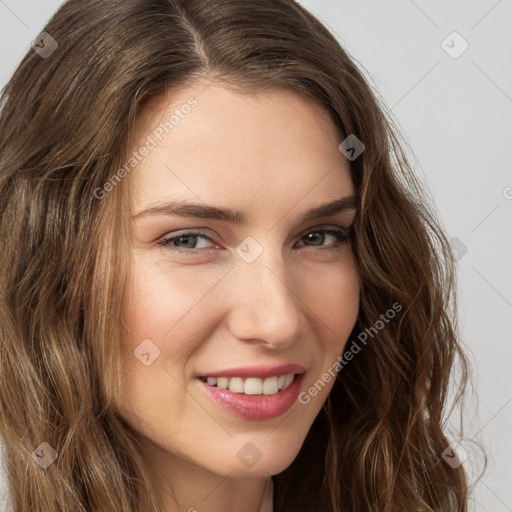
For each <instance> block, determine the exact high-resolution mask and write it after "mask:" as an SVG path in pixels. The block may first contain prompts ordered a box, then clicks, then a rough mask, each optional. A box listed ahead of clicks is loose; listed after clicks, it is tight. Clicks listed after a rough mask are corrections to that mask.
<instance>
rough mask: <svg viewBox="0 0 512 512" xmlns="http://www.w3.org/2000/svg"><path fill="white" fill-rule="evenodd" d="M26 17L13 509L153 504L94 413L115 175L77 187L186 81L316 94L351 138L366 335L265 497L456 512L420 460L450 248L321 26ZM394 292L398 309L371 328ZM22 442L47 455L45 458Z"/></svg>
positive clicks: (69, 7)
mask: <svg viewBox="0 0 512 512" xmlns="http://www.w3.org/2000/svg"><path fill="white" fill-rule="evenodd" d="M44 32H46V33H47V34H49V35H50V36H51V37H52V38H53V39H54V40H55V41H56V42H57V44H58V46H57V47H56V48H55V47H53V53H51V54H47V55H44V56H43V55H41V52H38V51H35V50H30V51H29V52H28V53H27V55H26V56H25V57H24V58H23V60H22V62H21V64H20V65H19V67H18V68H17V70H16V71H15V73H14V75H13V77H12V79H11V80H10V81H9V83H8V84H7V86H6V87H5V89H4V90H3V92H2V96H1V101H0V106H1V107H0V108H1V112H0V211H1V219H0V262H1V264H0V372H1V378H0V414H1V416H0V429H1V430H0V432H1V437H2V440H3V442H4V465H5V473H6V475H7V483H8V486H9V496H10V499H11V502H12V507H13V510H14V511H15V512H26V511H28V510H41V511H48V512H49V511H51V512H56V511H63V512H77V511H84V512H85V511H87V512H89V511H95V512H119V511H121V510H122V511H126V512H142V510H151V511H157V510H159V507H158V504H157V503H156V499H155V497H154V493H153V490H152V482H151V478H150V477H149V473H148V471H147V469H146V467H145V465H144V461H143V459H142V458H141V455H140V451H139V439H138V437H137V434H136V433H135V432H134V431H133V430H132V429H131V428H130V426H129V425H127V424H126V423H125V422H124V421H123V420H122V418H120V417H119V416H118V415H117V414H116V410H115V407H114V406H113V404H114V403H115V397H116V392H117V389H118V388H117V386H118V384H119V382H120V380H121V379H122V377H123V375H122V368H121V367H120V358H119V353H120V350H121V339H122V335H121V327H122V321H121V320H122V319H121V310H122V298H123V296H124V290H125V289H124V287H125V282H126V276H127V270H126V269H127V265H126V261H124V260H123V254H124V253H123V250H122V249H123V247H125V246H124V244H125V243H126V240H127V236H128V227H127V225H126V224H127V223H126V217H125V216H124V208H125V206H126V194H125V192H123V191H125V184H126V182H127V180H129V177H127V178H126V179H125V180H121V181H120V182H119V183H117V184H116V186H115V187H113V188H114V190H112V191H111V192H110V193H109V194H107V195H106V196H105V197H104V198H102V199H99V198H98V190H104V189H103V187H104V185H105V183H106V182H107V181H108V180H110V179H111V178H112V175H113V172H114V171H115V170H116V169H118V168H119V166H120V165H121V163H122V161H123V158H124V154H125V152H126V151H127V147H128V140H129V135H130V133H131V131H132V129H133V127H134V123H135V120H136V117H137V114H138V113H139V112H140V111H141V109H142V108H143V106H144V105H145V103H146V102H147V101H148V100H149V99H150V98H153V97H155V96H157V95H159V94H162V93H163V92H165V91H168V90H171V89H173V88H177V87H180V86H183V85H186V84H187V83H191V82H193V81H194V80H198V79H201V78H205V77H206V78H207V79H211V80H216V81H218V82H223V83H225V84H229V85H230V86H232V87H233V86H234V87H236V88H239V89H240V90H250V91H253V92H258V91H263V90H264V89H265V88H267V87H272V86H284V87H287V88H289V89H290V90H293V91H297V92H300V93H302V94H304V95H305V97H306V98H309V99H310V100H311V101H314V102H317V103H318V104H320V105H322V106H323V107H324V108H325V109H327V111H328V112H329V114H330V116H331V118H332V121H333V123H334V124H335V126H336V128H337V129H338V131H339V137H340V139H339V142H341V141H343V140H344V139H345V137H347V136H348V135H351V134H353V135H355V136H356V137H357V138H358V139H360V140H361V141H362V142H363V143H364V145H365V149H364V151H363V153H362V154H361V155H360V156H359V157H358V158H357V159H355V160H353V161H352V162H351V170H352V177H353V180H354V184H355V187H356V191H357V199H358V204H357V208H358V215H357V218H356V222H355V226H354V236H353V239H352V240H353V242H352V243H353V247H354V252H355V257H356V261H357V265H358V271H359V275H360V282H361V298H360V316H359V319H358V321H357V324H356V326H355V328H354V331H353V333H352V336H351V338H350V339H349V344H350V343H351V342H352V341H355V340H357V339H359V340H361V333H363V332H366V333H370V332H371V333H372V336H371V339H368V343H366V345H365V347H364V350H361V351H360V353H358V354H357V357H354V358H353V360H352V361H350V364H347V365H346V366H344V367H343V369H342V370H340V371H339V373H338V376H337V378H336V382H335V384H334V387H333V389H332V391H331V394H330V396H329V399H328V400H327V402H326V404H325V406H324V408H323V409H322V411H321V412H320V413H319V415H318V416H317V418H316V420H315V422H314V424H313V426H312V428H311V430H310V432H309V434H308V436H307V438H306V440H305V442H304V445H303V447H302V449H301V451H300V453H299V455H298V456H297V458H296V459H295V460H294V462H293V463H292V464H291V465H290V467H289V468H287V469H286V470H285V471H284V472H282V473H281V474H279V475H276V476H275V477H274V482H275V493H274V507H275V510H276V512H286V511H292V510H294V511H295V510H301V511H310V512H317V511H322V512H324V511H343V512H348V511H352V512H361V511H370V510H372V511H379V512H385V511H388V512H390V511H393V512H399V511H403V512H410V511H439V510H445V511H447V510H459V511H466V510H467V501H468V483H467V476H466V474H465V471H464V469H463V466H458V467H455V468H452V467H451V466H450V465H449V464H447V463H446V462H445V461H444V460H443V458H442V457H441V454H442V453H443V451H444V450H445V449H446V448H447V446H448V445H449V440H448V439H447V438H446V436H445V433H444V422H445V419H446V418H445V412H446V406H447V395H448V391H449V385H450V386H451V385H452V383H451V375H452V373H453V372H452V367H453V365H454V363H455V362H456V361H459V363H460V369H461V371H460V379H459V386H458V387H456V388H455V389H456V390H457V391H458V394H457V397H456V398H457V399H459V398H460V397H461V396H462V392H463V391H464V387H465V383H466V380H467V373H468V368H467V362H466V358H465V356H464V353H463V352H462V350H461V345H460V343H459V342H458V339H457V330H456V323H455V318H456V311H455V293H454V270H453V268H454V263H453V259H452V255H451V252H450V249H449V245H448V243H447V240H446V238H445V235H444V234H443V231H442V229H441V228H440V227H439V222H438V221H437V220H436V217H435V214H434V213H433V211H432V209H431V208H430V207H429V206H428V203H427V201H426V200H425V196H424V193H423V191H422V190H421V188H420V186H419V185H418V182H417V180H416V178H415V177H414V176H413V174H412V172H411V170H410V164H409V163H408V161H407V158H406V155H405V153H404V151H403V150H402V149H401V148H402V147H403V143H401V142H400V139H399V136H398V135H397V130H396V129H395V128H394V126H393V123H392V122H391V121H390V120H389V119H388V118H387V116H386V115H385V114H384V109H383V108H382V106H381V105H380V104H379V101H378V100H377V99H376V96H375V94H374V93H372V91H371V89H370V87H369V86H368V84H367V83H366V81H365V79H364V77H363V75H362V73H361V72H360V70H359V69H358V68H357V67H356V65H355V64H354V63H353V61H352V60H351V58H350V57H349V55H348V54H347V53H346V52H345V51H344V50H343V49H342V48H341V47H340V44H339V43H338V42H337V41H336V39H335V38H334V37H333V36H332V35H331V34H330V33H329V32H328V30H327V29H326V28H325V27H324V26H323V25H322V24H321V23H320V22H319V21H318V20H317V19H316V18H315V17H314V16H312V15H311V14H310V13H309V12H308V11H306V10H305V9H304V8H303V7H301V6H300V5H299V4H298V3H296V2H295V1H293V0H252V1H251V2H241V1H238V0H207V1H205V0H186V1H185V0H87V1H86V0H70V1H68V2H67V3H65V4H64V5H63V6H62V7H61V8H60V9H59V10H58V12H57V13H56V14H55V16H54V17H53V18H52V19H51V20H50V21H49V23H48V24H47V26H46V27H45V28H44ZM44 37H45V38H46V39H45V40H44V41H46V43H48V41H50V40H49V39H48V37H47V36H44ZM40 46H41V45H40ZM50 47H51V45H50ZM123 205H124V206H123ZM393 304H399V305H400V309H401V311H400V314H399V315H398V314H397V318H396V319H394V320H393V321H389V322H387V323H386V326H385V328H382V329H375V328H374V330H375V331H378V332H377V333H374V332H373V331H371V327H372V326H375V325H376V323H377V322H379V321H382V315H383V314H385V313H386V312H387V311H388V310H389V309H390V308H391V307H392V305H393ZM358 337H359V338H358ZM347 346H348V345H347ZM41 443H48V445H49V446H50V447H52V448H53V449H55V451H56V452H57V454H58V456H57V459H56V460H55V461H54V462H53V463H52V464H51V465H50V466H49V467H47V468H46V469H45V470H41V467H40V465H38V464H36V463H35V462H34V460H33V459H34V457H33V452H34V450H36V449H37V448H38V447H39V450H40V451H41V450H43V451H44V450H47V451H48V450H49V448H48V446H47V445H41ZM40 455H41V453H40Z"/></svg>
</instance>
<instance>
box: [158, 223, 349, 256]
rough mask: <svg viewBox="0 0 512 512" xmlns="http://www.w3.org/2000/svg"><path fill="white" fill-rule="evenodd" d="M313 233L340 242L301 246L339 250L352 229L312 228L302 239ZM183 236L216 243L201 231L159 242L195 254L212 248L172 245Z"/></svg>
mask: <svg viewBox="0 0 512 512" xmlns="http://www.w3.org/2000/svg"><path fill="white" fill-rule="evenodd" d="M311 233H322V234H327V235H332V236H334V237H335V238H336V239H337V240H338V242H337V243H336V244H334V245H332V246H330V247H324V246H315V245H311V246H308V245H302V246H301V247H313V248H314V247H320V248H322V250H326V251H339V250H340V249H341V248H342V246H343V245H345V244H347V243H348V241H349V239H350V238H351V230H350V229H346V228H341V227H338V228H337V229H328V228H324V229H312V230H310V231H307V232H306V233H304V235H302V236H301V237H300V239H302V238H304V237H306V236H307V235H309V234H311ZM181 237H199V238H202V239H206V240H209V241H210V242H212V243H215V242H213V240H212V239H211V238H210V237H209V236H207V235H205V234H204V233H202V232H201V231H186V232H184V233H181V234H179V235H175V236H172V237H168V238H163V239H161V240H159V241H158V242H157V244H158V245H160V246H162V247H165V248H166V249H170V250H171V251H177V252H180V253H185V254H194V255H195V254H199V253H200V252H202V251H208V250H209V249H211V248H210V247H207V248H202V249H182V248H179V247H173V246H172V245H171V242H172V241H174V240H178V239H180V238H181Z"/></svg>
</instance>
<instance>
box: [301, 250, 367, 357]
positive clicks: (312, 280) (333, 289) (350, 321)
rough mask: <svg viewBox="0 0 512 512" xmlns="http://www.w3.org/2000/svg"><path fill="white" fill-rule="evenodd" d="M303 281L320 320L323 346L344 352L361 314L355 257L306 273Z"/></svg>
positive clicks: (308, 303) (305, 293) (304, 295)
mask: <svg viewBox="0 0 512 512" xmlns="http://www.w3.org/2000/svg"><path fill="white" fill-rule="evenodd" d="M303 283H304V284H303V287H304V288H303V290H302V292H301V296H302V297H304V298H305V303H306V304H307V306H308V308H309V309H310V310H311V311H312V312H313V313H314V316H316V317H317V319H318V323H319V325H320V327H319V328H320V329H322V332H323V335H321V336H319V337H318V340H319V342H320V343H321V345H322V348H323V349H324V350H325V351H327V352H331V351H333V352H338V353H339V352H341V350H342V349H343V345H344V344H345V342H346V340H347V338H348V336H349V335H350V333H351V331H352V329H353V327H354V325H355V323H356V321H357V317H358V314H359V292H360V286H359V276H358V273H357V269H356V266H355V263H354V260H353V257H352V256H350V258H347V259H346V260H343V261H342V262H338V263H336V264H334V263H333V264H332V265H328V266H324V267H323V269H322V272H316V273H315V274H314V275H313V274H307V278H306V280H303Z"/></svg>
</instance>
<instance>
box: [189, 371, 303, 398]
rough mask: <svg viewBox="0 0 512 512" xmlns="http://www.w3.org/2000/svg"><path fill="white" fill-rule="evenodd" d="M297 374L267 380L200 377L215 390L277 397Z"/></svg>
mask: <svg viewBox="0 0 512 512" xmlns="http://www.w3.org/2000/svg"><path fill="white" fill-rule="evenodd" d="M295 377H296V374H294V373H288V374H285V375H279V376H274V377H268V378H266V379H260V378H258V377H246V378H243V377H199V379H200V380H201V381H202V382H205V383H206V384H208V385H209V386H211V387H213V388H219V389H226V390H228V391H231V392H232V393H239V394H244V395H276V394H278V393H281V392H282V391H284V390H285V389H286V388H288V387H289V386H290V385H291V384H292V383H293V381H294V379H295Z"/></svg>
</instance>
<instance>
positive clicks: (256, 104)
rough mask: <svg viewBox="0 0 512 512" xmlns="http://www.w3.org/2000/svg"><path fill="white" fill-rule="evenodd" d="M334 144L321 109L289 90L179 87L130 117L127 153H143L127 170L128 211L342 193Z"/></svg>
mask: <svg viewBox="0 0 512 512" xmlns="http://www.w3.org/2000/svg"><path fill="white" fill-rule="evenodd" d="M150 139H151V141H152V142H151V143H149V144H148V141H149V140H150ZM340 142H341V137H340V136H339V134H338V132H337V130H336V128H335V126H334V124H333V122H332V120H331V118H330V116H329V114H328V112H327V111H326V110H325V109H323V108H322V107H321V106H319V105H317V104H316V103H315V102H313V101H312V100H309V99H307V98H306V97H304V96H303V95H300V94H298V93H296V92H294V91H291V90H289V89H285V88H274V89H272V90H266V91H265V92H262V93H258V94H249V93H247V92H240V91H237V90H233V89H228V88H226V87H224V86H222V85H220V84H210V85H209V86H208V87H205V85H204V84H199V83H197V84H193V85H190V86H187V87H183V88H181V89H178V90H174V91H172V92H169V93H167V94H166V95H162V96H160V97H158V98H154V99H153V100H152V101H151V102H149V103H148V104H147V105H146V106H145V108H144V109H143V110H142V112H141V113H140V115H139V116H138V119H137V122H136V126H135V130H134V132H133V134H132V138H131V142H130V151H129V155H128V156H130V155H132V154H133V152H137V151H138V150H139V149H141V148H142V147H143V146H144V145H147V146H151V149H150V150H149V151H145V152H144V153H145V156H144V157H142V158H140V160H138V162H137V164H136V167H135V169H134V171H133V172H132V173H131V177H130V180H131V187H130V188H131V190H132V193H131V197H132V211H138V209H140V208H141V207H146V206H148V205H150V204H153V203H155V202H158V201H159V200H162V201H163V200H166V199H167V200H168V199H170V198H173V199H192V198H193V199H196V200H197V199H200V200H203V201H205V202H209V203H212V202H219V201H222V202H223V204H231V205H232V206H235V203H236V204H237V205H238V206H244V205H248V204H252V203H256V204H259V205H268V206H270V205H272V204H273V205H276V204H281V205H282V204H283V203H286V202H297V200H298V199H299V198H300V197H301V196H304V195H305V194H309V195H311V196H312V201H313V202H315V199H314V196H315V195H316V196H318V197H320V196H321V198H322V199H325V197H326V194H327V197H338V196H339V195H341V194H350V193H353V188H352V181H351V179H350V167H349V163H348V161H347V160H346V159H345V157H344V156H343V155H342V154H341V153H340V151H339V149H338V145H339V143H340Z"/></svg>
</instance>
